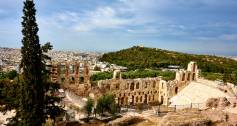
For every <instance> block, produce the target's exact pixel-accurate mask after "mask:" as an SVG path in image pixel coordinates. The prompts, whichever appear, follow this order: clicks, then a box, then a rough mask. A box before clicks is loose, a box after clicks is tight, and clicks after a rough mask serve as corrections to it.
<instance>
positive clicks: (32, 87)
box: [19, 0, 45, 126]
mask: <svg viewBox="0 0 237 126" xmlns="http://www.w3.org/2000/svg"><path fill="white" fill-rule="evenodd" d="M34 6H35V4H34V2H33V0H26V1H25V2H24V8H23V13H24V15H23V17H22V18H23V21H22V27H23V29H22V35H23V39H22V44H23V46H22V48H21V54H22V60H21V68H22V70H23V81H24V82H23V83H22V85H21V96H20V108H19V116H20V117H19V120H20V121H19V124H20V125H24V126H37V125H42V123H43V122H44V108H45V106H44V85H43V80H42V76H43V69H44V68H43V66H44V65H43V63H42V50H41V47H40V43H39V37H38V35H37V33H38V30H39V29H38V25H37V23H36V17H35V14H36V9H35V7H34Z"/></svg>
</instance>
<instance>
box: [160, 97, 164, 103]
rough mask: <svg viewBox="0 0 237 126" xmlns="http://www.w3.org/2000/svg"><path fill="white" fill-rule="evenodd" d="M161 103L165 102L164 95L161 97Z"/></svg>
mask: <svg viewBox="0 0 237 126" xmlns="http://www.w3.org/2000/svg"><path fill="white" fill-rule="evenodd" d="M160 103H161V104H163V103H164V97H163V96H161V98H160Z"/></svg>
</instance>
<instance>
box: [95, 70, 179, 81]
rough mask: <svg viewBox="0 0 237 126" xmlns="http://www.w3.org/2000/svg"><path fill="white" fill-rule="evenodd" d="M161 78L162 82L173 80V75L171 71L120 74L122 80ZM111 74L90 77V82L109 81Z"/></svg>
mask: <svg viewBox="0 0 237 126" xmlns="http://www.w3.org/2000/svg"><path fill="white" fill-rule="evenodd" d="M158 76H162V78H163V79H164V80H174V78H175V73H174V72H172V71H161V70H134V71H133V70H131V71H127V72H122V78H123V79H134V78H146V77H158ZM112 77H113V73H111V72H100V73H96V74H94V75H92V76H91V81H98V80H105V79H111V78H112Z"/></svg>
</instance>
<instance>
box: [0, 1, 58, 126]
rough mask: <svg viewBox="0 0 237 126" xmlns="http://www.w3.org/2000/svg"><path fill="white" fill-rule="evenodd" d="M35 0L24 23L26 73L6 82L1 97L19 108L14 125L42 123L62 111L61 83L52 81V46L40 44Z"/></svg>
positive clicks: (8, 107) (9, 106)
mask: <svg viewBox="0 0 237 126" xmlns="http://www.w3.org/2000/svg"><path fill="white" fill-rule="evenodd" d="M34 6H35V5H34V2H33V1H32V0H26V1H25V2H24V9H23V12H24V16H23V17H22V18H23V22H22V26H23V30H22V34H23V39H22V44H23V46H22V48H21V54H22V60H21V64H20V67H21V68H22V69H23V73H22V75H19V76H18V78H17V79H15V80H13V81H10V83H9V81H4V82H3V88H2V89H3V90H2V91H1V96H2V97H3V100H4V104H6V105H5V106H6V107H5V108H4V110H11V109H15V110H16V116H15V117H14V118H12V119H11V120H10V123H11V124H13V125H24V126H41V125H42V124H43V123H44V122H45V119H47V118H48V116H50V117H51V118H52V119H55V117H56V116H57V115H59V114H60V113H61V112H62V109H61V108H60V106H58V105H56V103H59V102H60V100H61V99H60V98H58V97H57V96H55V92H56V91H57V90H58V88H59V85H58V84H53V83H51V82H50V80H49V74H50V72H49V69H50V66H48V65H46V62H48V61H49V60H50V57H48V56H47V55H46V54H45V53H46V52H48V50H50V49H52V46H51V45H50V43H46V44H45V45H44V46H40V44H39V37H38V35H37V32H38V26H37V23H36V18H35V12H36V10H35V7H34ZM8 76H9V79H12V78H14V77H15V76H16V72H14V71H13V72H11V73H9V74H8Z"/></svg>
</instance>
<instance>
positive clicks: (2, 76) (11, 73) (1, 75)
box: [0, 70, 18, 80]
mask: <svg viewBox="0 0 237 126" xmlns="http://www.w3.org/2000/svg"><path fill="white" fill-rule="evenodd" d="M17 75H18V73H17V71H15V70H12V71H9V72H0V80H1V79H5V78H8V79H10V80H13V79H14V78H15V77H17Z"/></svg>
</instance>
